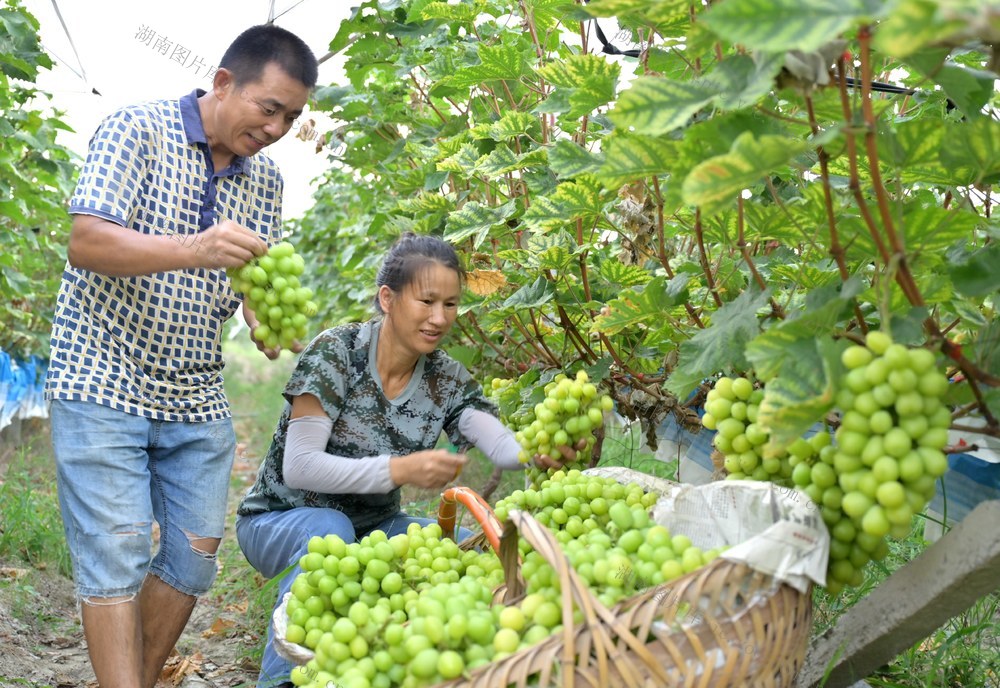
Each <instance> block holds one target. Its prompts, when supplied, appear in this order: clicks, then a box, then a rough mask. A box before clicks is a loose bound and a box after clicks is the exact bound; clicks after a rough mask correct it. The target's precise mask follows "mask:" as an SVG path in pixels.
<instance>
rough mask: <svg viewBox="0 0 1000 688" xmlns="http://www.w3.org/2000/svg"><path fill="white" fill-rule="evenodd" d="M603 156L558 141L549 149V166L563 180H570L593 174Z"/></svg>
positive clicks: (564, 141) (565, 141)
mask: <svg viewBox="0 0 1000 688" xmlns="http://www.w3.org/2000/svg"><path fill="white" fill-rule="evenodd" d="M603 160H604V156H602V155H600V154H597V153H590V152H588V151H587V150H586V149H585V148H583V147H581V146H578V145H577V144H575V143H573V142H572V141H567V140H566V139H559V140H558V141H557V142H556V145H555V146H553V147H552V148H550V149H549V165H550V166H551V167H552V171H553V172H555V173H556V174H557V175H558V176H559V177H561V178H563V179H572V178H574V177H579V176H580V175H581V174H595V173H597V171H598V170H599V169H600V167H601V163H602V162H603Z"/></svg>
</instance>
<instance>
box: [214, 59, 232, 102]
mask: <svg viewBox="0 0 1000 688" xmlns="http://www.w3.org/2000/svg"><path fill="white" fill-rule="evenodd" d="M235 86H236V78H235V77H234V76H233V73H232V72H230V71H229V70H228V69H226V68H225V67H222V68H220V69H219V70H218V71H216V72H215V76H213V77H212V91H213V92H214V93H215V97H216V98H218V99H219V100H222V98H223V97H224V96H225V94H226V93H227V92H228V91H230V90H231V89H233V88H234V87H235Z"/></svg>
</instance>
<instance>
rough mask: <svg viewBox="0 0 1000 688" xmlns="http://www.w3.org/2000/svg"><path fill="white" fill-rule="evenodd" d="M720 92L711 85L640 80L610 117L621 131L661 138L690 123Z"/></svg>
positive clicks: (633, 85) (623, 97) (640, 78)
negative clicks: (659, 136) (662, 135)
mask: <svg viewBox="0 0 1000 688" xmlns="http://www.w3.org/2000/svg"><path fill="white" fill-rule="evenodd" d="M717 93H718V91H717V90H716V89H715V88H714V87H713V86H711V85H706V84H699V83H692V82H684V81H671V80H669V79H663V78H659V77H638V78H636V79H634V80H633V81H632V85H631V87H630V88H628V89H626V90H625V91H623V92H622V94H621V96H619V98H618V101H617V103H615V108H614V110H612V111H611V113H610V115H609V117H610V118H611V121H612V122H614V123H615V126H616V127H618V128H619V129H624V130H626V131H631V132H634V133H636V134H648V135H650V136H658V135H660V134H666V133H667V132H670V131H673V130H674V129H677V128H679V127H682V126H684V125H685V124H687V123H688V120H690V119H691V116H692V115H694V114H695V113H696V112H698V111H699V110H701V109H702V108H703V107H705V106H706V105H708V104H709V103H711V102H712V100H713V99H714V98H715V96H716V94H717Z"/></svg>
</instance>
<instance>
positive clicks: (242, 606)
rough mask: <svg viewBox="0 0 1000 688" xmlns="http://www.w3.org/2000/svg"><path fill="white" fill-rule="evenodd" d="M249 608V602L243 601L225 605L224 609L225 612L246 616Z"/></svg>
mask: <svg viewBox="0 0 1000 688" xmlns="http://www.w3.org/2000/svg"><path fill="white" fill-rule="evenodd" d="M249 606H250V605H249V602H247V601H246V600H243V601H241V602H236V603H234V604H227V605H226V607H225V609H226V611H227V612H233V613H234V614H246V613H247V608H248V607H249Z"/></svg>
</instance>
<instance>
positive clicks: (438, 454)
mask: <svg viewBox="0 0 1000 688" xmlns="http://www.w3.org/2000/svg"><path fill="white" fill-rule="evenodd" d="M468 461H469V459H468V457H467V456H466V455H465V454H454V453H452V452H450V451H447V450H445V449H427V450H425V451H419V452H414V453H413V454H407V455H406V456H393V457H392V458H390V459H389V476H390V477H391V478H392V482H394V483H396V484H397V485H415V486H417V487H423V488H427V489H434V488H440V487H444V486H445V485H447V484H448V483H450V482H451V481H453V480H455V479H456V478H458V474H459V473H461V472H462V467H463V466H465V464H466V463H467V462H468Z"/></svg>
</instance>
